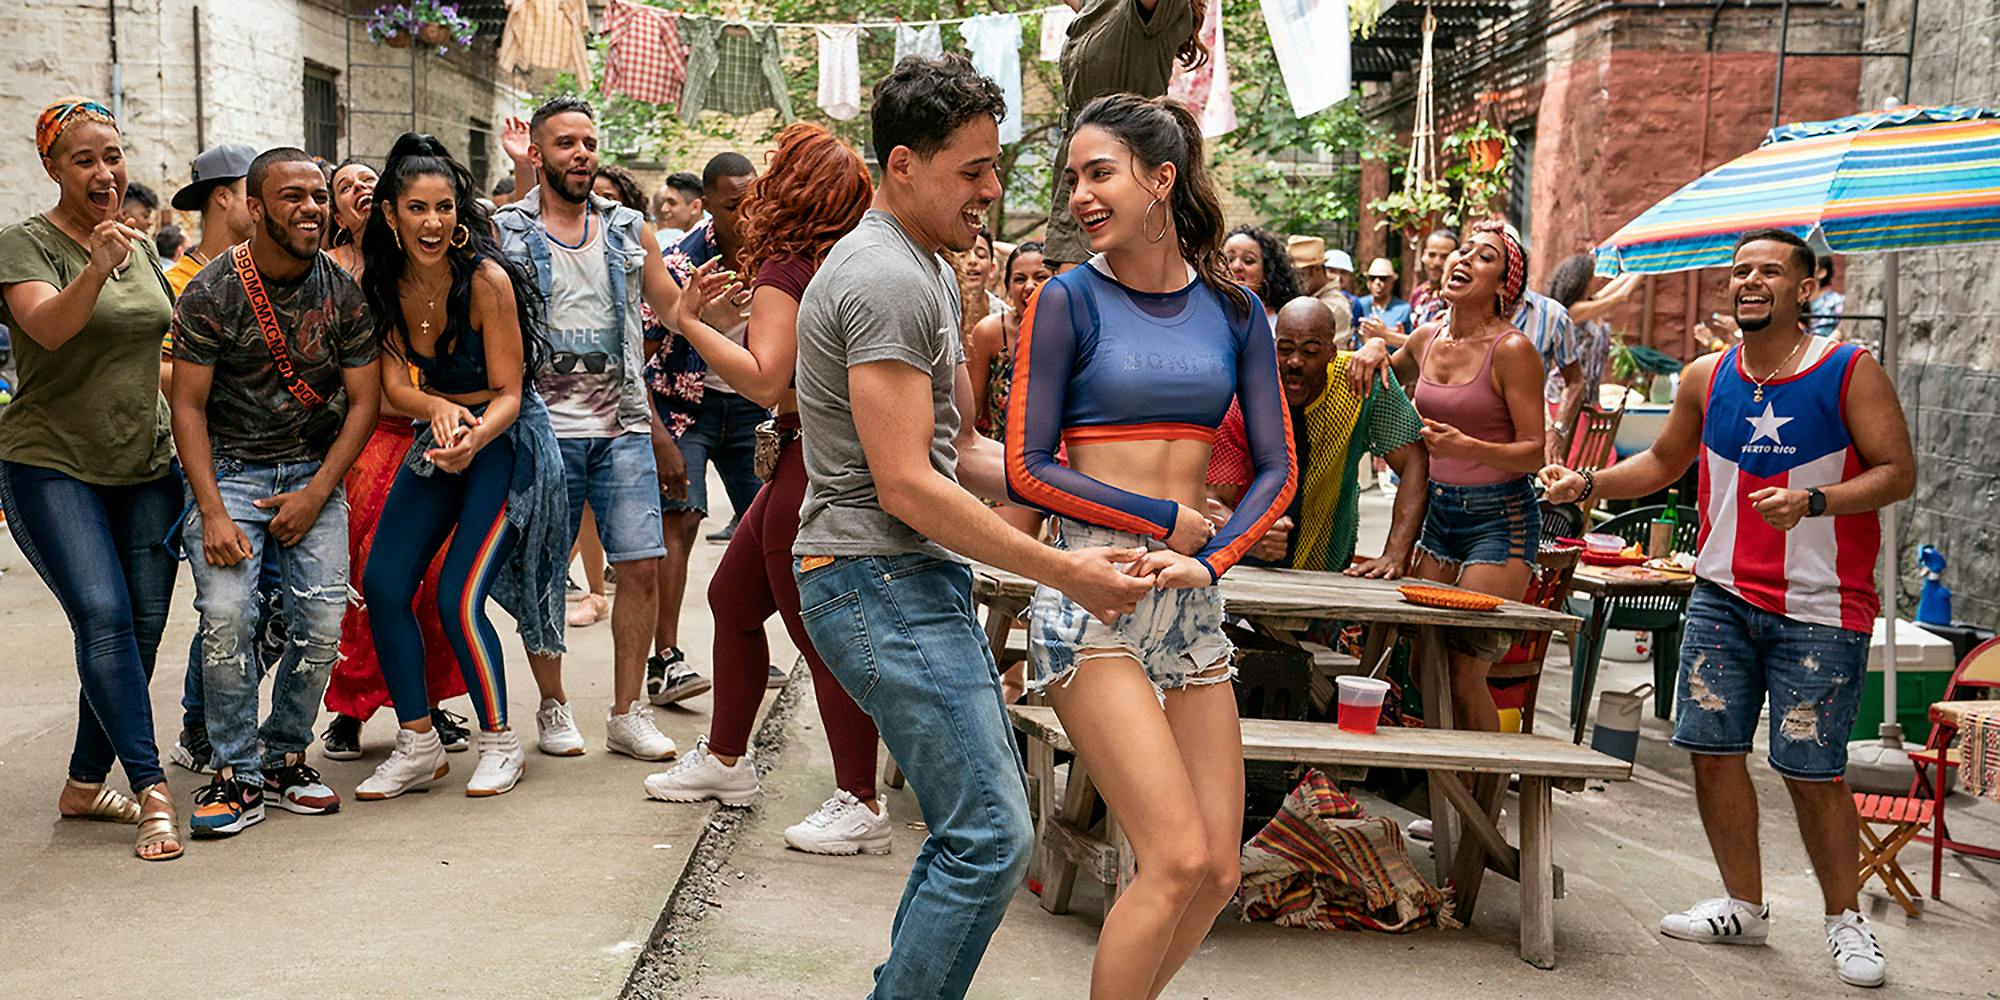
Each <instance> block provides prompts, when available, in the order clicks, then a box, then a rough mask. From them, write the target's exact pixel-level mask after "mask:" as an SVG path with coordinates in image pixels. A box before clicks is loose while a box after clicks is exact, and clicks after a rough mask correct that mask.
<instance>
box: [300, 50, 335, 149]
mask: <svg viewBox="0 0 2000 1000" xmlns="http://www.w3.org/2000/svg"><path fill="white" fill-rule="evenodd" d="M305 92H306V152H308V153H311V154H312V155H314V156H319V157H324V158H326V159H327V160H329V161H338V160H339V159H340V89H339V87H338V86H336V85H335V83H334V73H333V70H331V69H328V68H326V67H325V66H321V65H318V64H316V63H310V62H309V63H306V78H305Z"/></svg>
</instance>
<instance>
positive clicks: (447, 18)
mask: <svg viewBox="0 0 2000 1000" xmlns="http://www.w3.org/2000/svg"><path fill="white" fill-rule="evenodd" d="M408 9H409V19H410V24H411V26H412V28H413V29H414V30H415V32H416V35H417V41H419V42H422V43H423V44H425V45H428V46H430V47H431V48H432V49H434V50H436V52H437V54H438V55H444V54H445V53H447V52H449V51H451V50H452V49H454V48H464V47H466V46H468V45H471V44H472V36H473V35H475V34H477V33H478V31H479V24H478V23H477V22H475V21H473V20H472V19H471V18H469V17H466V16H465V15H464V14H461V13H459V12H458V5H457V4H455V3H449V2H445V0H416V2H415V3H412V4H410V5H409V8H408Z"/></svg>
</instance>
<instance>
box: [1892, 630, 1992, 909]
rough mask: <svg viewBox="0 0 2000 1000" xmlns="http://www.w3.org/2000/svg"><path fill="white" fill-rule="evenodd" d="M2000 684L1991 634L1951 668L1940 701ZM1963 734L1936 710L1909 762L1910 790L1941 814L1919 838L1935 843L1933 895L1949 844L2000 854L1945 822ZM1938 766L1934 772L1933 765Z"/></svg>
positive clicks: (1940, 879)
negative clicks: (1955, 833) (1960, 836)
mask: <svg viewBox="0 0 2000 1000" xmlns="http://www.w3.org/2000/svg"><path fill="white" fill-rule="evenodd" d="M1982 689H1983V690H1984V691H1986V692H1992V691H1996V690H2000V639H1988V640H1986V641H1985V642H1982V643H1980V644H1979V645H1978V646H1975V647H1973V650H1972V652H1970V653H1967V654H1965V659H1963V660H1960V661H1958V667H1957V668H1956V669H1954V670H1953V671H1952V674H1951V681H1950V682H1949V683H1947V684H1946V685H1945V689H1944V697H1943V698H1941V699H1939V700H1941V701H1964V700H1968V699H1971V698H1975V697H1978V695H1975V694H1974V693H1973V692H1975V691H1980V690H1982ZM1957 738H1958V727H1957V726H1954V725H1950V724H1948V723H1946V722H1944V721H1943V720H1941V719H1939V718H1938V717H1937V716H1936V714H1935V713H1933V714H1932V716H1931V735H1930V738H1929V739H1927V740H1925V741H1924V749H1922V750H1919V751H1917V752H1916V753H1913V754H1911V755H1910V763H1911V764H1912V765H1913V766H1915V767H1916V769H1917V777H1916V780H1915V781H1913V782H1911V784H1910V794H1911V795H1924V796H1928V797H1930V798H1931V799H1933V800H1935V802H1936V803H1937V811H1936V815H1935V816H1934V817H1933V818H1932V821H1931V832H1930V833H1928V834H1924V835H1922V836H1919V837H1918V838H1917V842H1918V843H1920V844H1929V845H1931V898H1932V899H1936V898H1938V893H1939V891H1940V890H1941V889H1943V888H1944V852H1945V849H1946V848H1950V849H1951V850H1954V851H1957V852H1958V853H1960V854H1967V855H1971V856H1972V857H1975V858H2000V849H1995V848H1992V847H1986V846H1983V845H1980V844H1968V843H1966V842H1965V841H1962V840H1953V839H1951V831H1950V830H1949V829H1947V828H1946V827H1945V822H1944V806H1945V800H1946V799H1947V798H1949V797H1950V793H1951V785H1952V779H1951V771H1952V769H1953V768H1956V767H1958V765H1959V752H1958V751H1957V750H1955V749H1953V748H1952V746H1951V744H1952V741H1953V740H1955V739H1957ZM1933 767H1935V768H1937V771H1936V772H1932V771H1931V770H1930V769H1931V768H1933Z"/></svg>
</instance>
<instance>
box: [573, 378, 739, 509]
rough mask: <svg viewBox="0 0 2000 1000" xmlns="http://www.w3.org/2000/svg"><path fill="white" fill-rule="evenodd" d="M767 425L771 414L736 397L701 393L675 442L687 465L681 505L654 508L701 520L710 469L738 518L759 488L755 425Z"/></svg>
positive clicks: (664, 502)
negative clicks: (688, 423) (691, 421)
mask: <svg viewBox="0 0 2000 1000" xmlns="http://www.w3.org/2000/svg"><path fill="white" fill-rule="evenodd" d="M769 419H771V411H769V410H767V409H765V408H763V407H761V406H758V405H757V404H756V403H753V402H751V401H749V400H748V399H745V398H743V397H742V396H739V395H737V394H736V393H733V392H717V391H716V390H714V389H710V390H708V391H707V392H705V393H703V394H702V397H701V411H700V413H699V414H697V415H696V417H695V421H694V426H692V427H689V428H688V429H687V431H686V433H683V434H682V435H681V436H680V440H679V444H680V448H681V457H682V458H684V459H686V460H687V475H688V495H687V499H686V500H676V499H673V498H671V497H661V498H660V506H661V507H662V508H664V509H665V510H667V511H669V512H681V511H694V512H695V513H698V514H707V513H708V466H709V464H710V463H714V465H715V471H716V473H717V474H718V475H720V476H721V477H722V488H723V490H725V491H726V492H728V494H729V506H730V507H732V508H734V509H735V511H736V514H737V516H739V517H740V516H742V514H743V512H744V511H746V510H749V509H750V502H751V501H752V500H755V499H757V491H758V490H760V489H762V488H763V486H764V482H763V480H761V479H758V478H757V425H758V424H761V423H763V422H764V421H766V420H769ZM592 509H593V510H595V509H596V508H592Z"/></svg>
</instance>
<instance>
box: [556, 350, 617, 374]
mask: <svg viewBox="0 0 2000 1000" xmlns="http://www.w3.org/2000/svg"><path fill="white" fill-rule="evenodd" d="M579 361H580V362H582V363H583V370H584V371H587V372H589V373H590V374H592V375H602V374H604V370H605V369H606V368H609V367H610V366H611V355H609V354H606V353H605V352H603V351H592V352H590V353H589V354H576V353H574V352H571V351H557V352H556V355H555V357H552V358H550V359H549V364H550V365H552V366H553V367H554V368H555V370H556V373H557V374H559V375H568V374H571V373H573V372H575V371H576V366H577V362H579Z"/></svg>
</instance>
